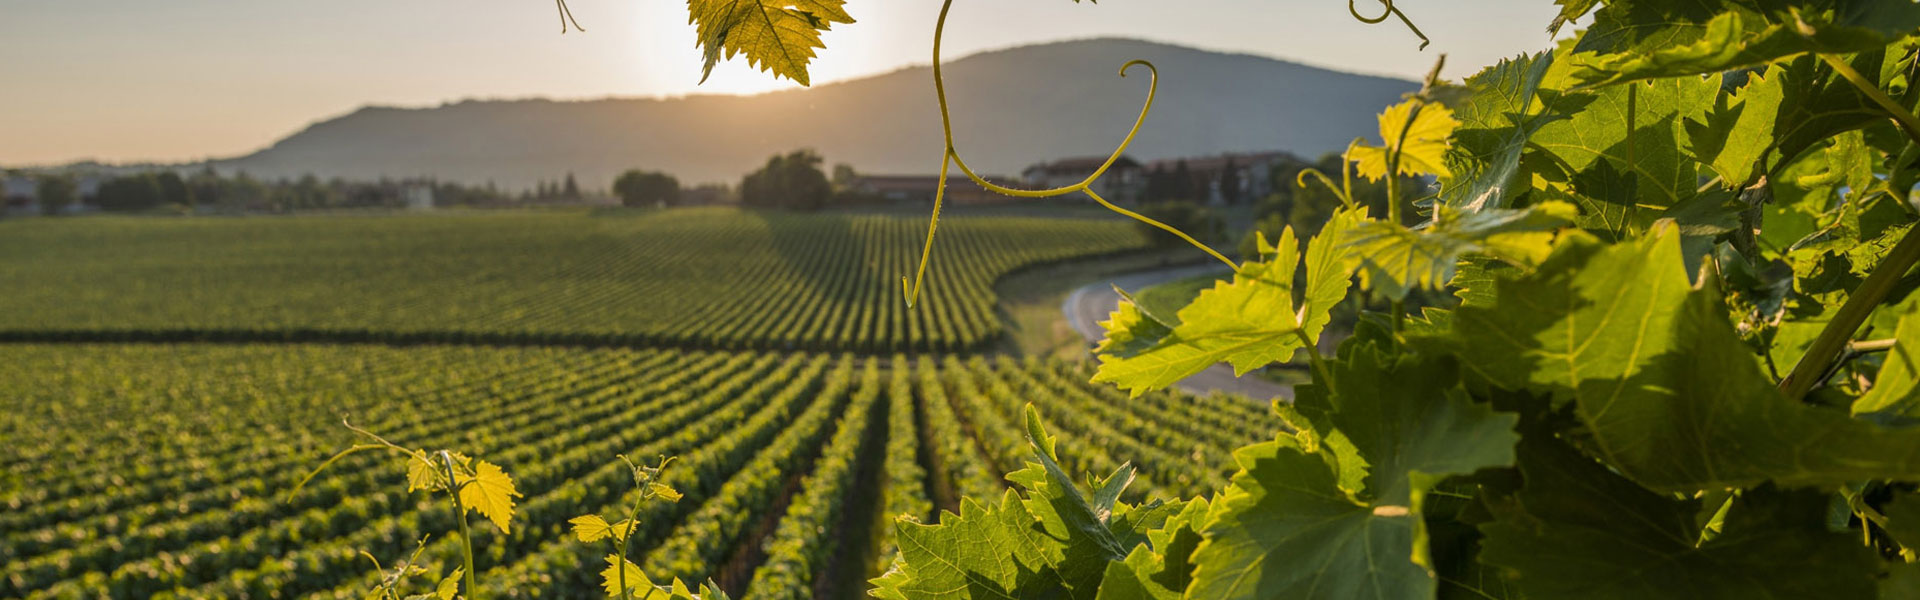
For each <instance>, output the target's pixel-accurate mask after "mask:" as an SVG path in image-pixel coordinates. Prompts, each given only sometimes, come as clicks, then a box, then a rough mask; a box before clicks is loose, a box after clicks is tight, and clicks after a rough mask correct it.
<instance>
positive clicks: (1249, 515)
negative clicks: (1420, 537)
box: [1187, 437, 1433, 600]
mask: <svg viewBox="0 0 1920 600" xmlns="http://www.w3.org/2000/svg"><path fill="white" fill-rule="evenodd" d="M1234 459H1235V460H1236V461H1238V462H1239V464H1240V467H1241V471H1240V472H1239V473H1237V474H1235V475H1234V477H1233V483H1232V485H1231V486H1229V487H1228V488H1227V489H1226V490H1225V491H1223V492H1221V493H1220V494H1219V495H1217V496H1216V499H1215V503H1214V507H1213V515H1212V517H1211V518H1209V519H1208V522H1207V526H1206V541H1204V542H1201V544H1200V547H1199V549H1198V550H1196V551H1194V556H1193V562H1194V572H1193V584H1192V586H1191V587H1189V588H1187V597H1190V598H1215V599H1222V600H1225V599H1237V598H1286V597H1298V598H1306V597H1326V598H1420V597H1431V596H1432V595H1433V580H1432V579H1431V578H1430V577H1429V576H1428V575H1427V572H1426V571H1425V570H1424V569H1421V568H1420V566H1419V565H1415V564H1414V563H1413V561H1412V560H1411V558H1412V551H1411V550H1412V547H1413V540H1414V531H1413V519H1414V518H1416V517H1414V516H1412V515H1411V513H1407V512H1397V513H1396V512H1388V513H1385V514H1375V512H1374V511H1373V510H1372V509H1371V508H1370V507H1368V506H1366V505H1365V504H1362V503H1360V502H1358V501H1356V500H1354V499H1353V498H1352V497H1351V496H1349V495H1347V494H1346V493H1344V492H1342V491H1341V490H1340V488H1339V486H1338V482H1337V481H1336V478H1335V475H1334V467H1333V466H1331V465H1329V464H1327V463H1328V461H1327V460H1326V458H1325V457H1324V456H1316V455H1314V454H1309V453H1307V452H1304V451H1302V450H1301V449H1300V448H1299V446H1297V445H1296V442H1294V441H1293V440H1291V439H1290V438H1285V437H1283V438H1281V439H1280V440H1279V441H1274V442H1264V443H1260V444H1254V445H1252V446H1246V447H1243V448H1240V449H1239V450H1236V451H1234ZM1376 549H1377V550H1376Z"/></svg>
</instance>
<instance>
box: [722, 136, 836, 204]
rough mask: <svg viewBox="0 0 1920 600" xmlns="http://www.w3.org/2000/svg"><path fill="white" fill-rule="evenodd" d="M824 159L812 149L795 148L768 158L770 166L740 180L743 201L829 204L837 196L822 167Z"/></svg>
mask: <svg viewBox="0 0 1920 600" xmlns="http://www.w3.org/2000/svg"><path fill="white" fill-rule="evenodd" d="M823 161H824V159H822V158H820V155H819V154H817V153H815V152H814V151H812V150H795V151H793V152H789V153H787V154H784V155H779V154H776V155H774V156H773V157H772V158H768V159H767V164H766V166H763V167H761V168H760V170H758V171H754V172H752V173H748V174H747V176H746V177H745V178H743V179H741V180H740V203H741V204H745V205H747V206H755V207H764V208H787V209H796V210H814V209H819V208H823V207H825V206H827V202H828V201H829V200H831V199H833V184H832V183H831V182H829V181H828V180H827V174H826V173H825V172H823V171H821V170H820V165H821V163H822V162H823Z"/></svg>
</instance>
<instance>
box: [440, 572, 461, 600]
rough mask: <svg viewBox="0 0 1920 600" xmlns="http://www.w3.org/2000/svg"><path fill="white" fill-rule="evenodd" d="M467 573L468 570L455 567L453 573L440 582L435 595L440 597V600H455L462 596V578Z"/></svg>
mask: <svg viewBox="0 0 1920 600" xmlns="http://www.w3.org/2000/svg"><path fill="white" fill-rule="evenodd" d="M466 573H467V570H466V569H464V568H460V567H455V568H454V569H453V572H451V573H447V576H446V577H444V578H442V579H441V580H440V585H439V586H438V587H435V588H434V589H433V595H434V596H438V597H439V598H440V600H453V599H454V597H455V596H458V595H460V577H461V576H462V575H466Z"/></svg>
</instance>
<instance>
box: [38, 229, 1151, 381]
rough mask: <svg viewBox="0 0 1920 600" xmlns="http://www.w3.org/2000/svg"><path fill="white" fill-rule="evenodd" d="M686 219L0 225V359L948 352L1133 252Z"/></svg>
mask: <svg viewBox="0 0 1920 600" xmlns="http://www.w3.org/2000/svg"><path fill="white" fill-rule="evenodd" d="M925 237H926V222H925V221H924V220H923V218H920V217H914V218H908V217H895V216H883V215H847V214H813V215H800V214H783V213H758V212H743V211H734V210H726V209H697V210H672V211H659V212H647V213H638V214H610V215H591V214H586V213H517V214H515V213H507V214H471V215H452V216H448V215H436V216H422V217H411V218H408V217H391V216H388V217H313V216H306V217H297V218H281V219H222V218H200V219H141V218H124V219H111V218H87V219H68V220H62V219H39V220H32V221H15V222H0V257H4V258H5V260H0V281H4V282H7V291H6V293H4V294H0V340H13V341H63V340H71V341H121V340H138V341H189V340H225V341H330V342H380V343H391V342H399V343H413V342H452V343H463V342H480V343H489V344H542V343H566V344H574V345H639V344H658V345H672V346H676V347H692V348H701V349H768V350H783V349H800V350H810V351H858V352H865V353H874V352H882V353H884V352H895V351H952V350H964V349H978V348H981V347H984V346H985V345H986V344H988V343H990V342H991V341H992V340H993V339H994V338H995V337H996V336H998V335H999V334H1000V332H1001V330H1002V328H1001V323H1000V320H999V319H998V318H997V317H996V315H995V314H994V303H995V297H994V294H993V287H992V285H993V282H994V281H995V280H996V279H998V278H999V277H1000V276H1001V275H1002V274H1004V273H1006V272H1008V271H1010V270H1013V269H1016V268H1019V267H1021V266H1024V265H1029V264H1034V263H1038V262H1043V261H1049V260H1057V259H1062V258H1067V257H1073V256H1086V255H1096V254H1102V253H1110V252H1116V251H1121V250H1127V249H1133V248H1138V247H1141V246H1142V245H1143V244H1144V240H1143V238H1142V237H1141V236H1140V235H1139V234H1138V233H1137V232H1136V231H1135V230H1134V228H1132V227H1130V226H1129V225H1128V224H1126V223H1124V222H1118V221H1111V220H1066V219H1039V218H1015V217H969V218H951V219H948V220H946V221H945V222H943V223H942V224H941V228H940V238H939V244H938V245H937V246H936V248H935V251H934V261H933V262H932V266H931V270H930V272H929V273H928V282H927V285H926V288H925V289H926V298H924V300H923V303H924V309H916V310H912V311H909V310H907V309H906V307H905V305H904V304H903V303H902V302H901V301H900V285H899V278H900V277H901V276H904V275H912V273H913V269H914V267H915V263H916V261H918V260H919V258H920V248H921V245H922V243H923V242H924V240H925Z"/></svg>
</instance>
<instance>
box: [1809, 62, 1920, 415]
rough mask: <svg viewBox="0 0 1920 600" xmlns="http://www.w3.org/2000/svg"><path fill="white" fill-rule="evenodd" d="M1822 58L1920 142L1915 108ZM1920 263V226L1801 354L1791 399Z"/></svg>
mask: <svg viewBox="0 0 1920 600" xmlns="http://www.w3.org/2000/svg"><path fill="white" fill-rule="evenodd" d="M1819 56H1820V60H1822V61H1825V62H1826V63H1827V65H1828V66H1830V67H1833V71H1834V72H1835V73H1837V74H1839V75H1840V77H1841V78H1843V79H1846V80H1847V82H1848V83H1851V84H1853V87H1855V88H1858V89H1859V90H1860V93H1862V94H1865V95H1866V96H1867V98H1869V99H1871V100H1873V102H1874V104H1877V105H1879V106H1880V108H1881V109H1882V110H1885V111H1887V114H1888V115H1889V116H1891V117H1892V118H1893V121H1894V122H1895V123H1898V124H1899V125H1900V129H1901V130H1902V131H1904V132H1905V133H1906V134H1907V137H1908V138H1910V139H1912V140H1913V141H1914V142H1915V143H1920V118H1915V117H1914V115H1913V113H1912V112H1910V111H1908V110H1907V109H1905V108H1902V107H1901V106H1900V105H1899V104H1898V103H1896V102H1894V101H1893V98H1890V97H1888V96H1887V94H1886V92H1883V91H1881V90H1880V88H1878V87H1875V86H1874V85H1873V82H1871V81H1868V80H1867V78H1866V77H1864V76H1862V75H1860V72H1859V71H1855V70H1854V69H1853V67H1852V66H1850V65H1848V64H1847V63H1846V61H1844V60H1840V58H1839V57H1836V56H1834V55H1831V54H1820V55H1819ZM1916 262H1920V225H1917V226H1915V227H1914V228H1912V229H1909V230H1907V234H1906V235H1905V236H1902V237H1901V238H1900V243H1899V244H1896V245H1894V247H1893V250H1891V251H1889V252H1887V256H1886V258H1882V259H1880V264H1879V265H1876V266H1874V268H1873V272H1872V273H1870V274H1868V275H1867V280H1866V281H1863V282H1860V287H1858V288H1855V289H1854V290H1853V293H1852V294H1849V295H1848V296H1847V302H1846V304H1842V305H1841V306H1840V310H1839V312H1836V313H1834V315H1833V320H1832V321H1828V322H1827V326H1826V328H1824V329H1821V330H1820V336H1819V337H1817V338H1814V340H1813V344H1812V345H1811V346H1808V347H1807V353H1806V354H1805V355H1803V356H1801V357H1800V362H1797V363H1794V365H1793V370H1792V371H1790V372H1788V373H1787V376H1786V378H1784V379H1781V380H1780V391H1781V392H1782V393H1784V394H1786V396H1787V398H1788V399H1791V400H1795V401H1798V400H1800V399H1802V398H1805V397H1806V395H1807V392H1810V391H1813V386H1814V385H1815V384H1816V383H1818V382H1819V380H1820V379H1821V376H1822V375H1823V374H1825V373H1826V372H1827V369H1828V368H1829V367H1831V366H1832V365H1833V362H1834V361H1835V360H1837V359H1838V358H1839V357H1840V353H1841V351H1842V350H1844V349H1846V346H1847V342H1848V341H1849V340H1851V339H1852V338H1853V334H1854V332H1856V331H1859V330H1860V324H1861V323H1865V322H1866V320H1867V316H1868V315H1871V314H1873V309H1874V308H1875V307H1878V306H1879V305H1880V302H1881V301H1884V300H1886V299H1887V295H1888V294H1890V293H1892V292H1893V287H1894V284H1896V283H1899V281H1900V278H1901V277H1904V276H1906V274H1907V271H1908V270H1910V269H1912V268H1913V265H1914V263H1916Z"/></svg>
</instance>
